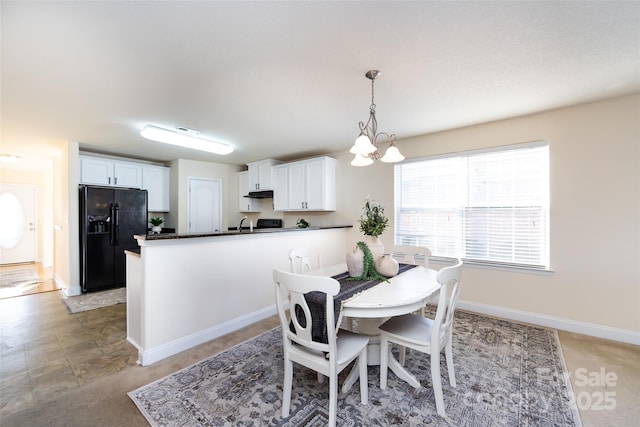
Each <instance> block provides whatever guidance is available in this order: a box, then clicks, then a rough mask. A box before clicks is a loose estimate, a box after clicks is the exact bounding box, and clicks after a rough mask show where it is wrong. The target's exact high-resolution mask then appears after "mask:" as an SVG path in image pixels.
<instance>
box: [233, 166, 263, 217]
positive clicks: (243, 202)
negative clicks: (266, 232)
mask: <svg viewBox="0 0 640 427" xmlns="http://www.w3.org/2000/svg"><path fill="white" fill-rule="evenodd" d="M249 187H250V186H249V172H238V209H239V210H240V212H260V207H259V204H258V203H257V201H256V200H255V199H250V198H249V197H244V196H246V195H247V193H248V192H249V191H253V190H250V188H249Z"/></svg>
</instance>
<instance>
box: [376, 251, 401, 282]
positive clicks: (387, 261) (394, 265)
mask: <svg viewBox="0 0 640 427" xmlns="http://www.w3.org/2000/svg"><path fill="white" fill-rule="evenodd" d="M399 269H400V265H399V264H398V261H397V260H396V259H395V258H394V257H393V255H391V254H384V255H382V256H381V257H379V258H378V259H376V271H377V272H378V273H380V274H381V275H383V276H384V277H393V276H395V275H396V274H398V270H399Z"/></svg>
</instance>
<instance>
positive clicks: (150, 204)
mask: <svg viewBox="0 0 640 427" xmlns="http://www.w3.org/2000/svg"><path fill="white" fill-rule="evenodd" d="M170 171H171V169H170V168H167V167H164V166H155V165H147V164H143V163H135V162H127V161H124V160H112V159H107V158H102V157H91V156H84V155H82V156H80V184H88V185H104V186H107V187H127V188H142V189H143V190H147V209H148V210H149V211H150V212H169V205H170V199H169V191H170V183H169V181H170V178H171V172H170Z"/></svg>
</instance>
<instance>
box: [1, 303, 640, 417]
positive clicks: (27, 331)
mask: <svg viewBox="0 0 640 427" xmlns="http://www.w3.org/2000/svg"><path fill="white" fill-rule="evenodd" d="M277 324H278V321H277V318H276V317H275V316H273V318H270V319H266V320H265V321H263V322H259V323H257V324H254V325H251V326H249V327H247V328H244V329H242V330H240V331H237V332H234V333H232V334H229V335H225V336H224V337H220V338H218V339H216V340H212V341H210V342H207V343H205V344H202V345H200V346H197V347H195V348H193V349H190V350H187V351H185V352H183V353H180V354H179V355H176V356H172V357H170V358H167V359H165V360H162V361H160V362H157V363H155V364H153V365H151V366H149V367H141V366H139V365H137V364H136V358H137V352H136V350H135V348H134V347H133V346H132V345H131V344H129V343H128V342H127V341H126V305H125V304H118V305H115V306H111V307H105V308H101V309H98V310H91V311H86V312H82V313H77V314H73V315H71V314H69V313H68V311H67V308H66V305H65V304H64V302H63V296H62V294H61V292H60V291H50V292H46V293H39V294H34V295H26V296H20V297H14V298H6V299H0V425H1V426H2V427H11V426H21V427H22V426H25V425H28V426H30V427H33V426H48V427H49V426H65V427H67V426H76V425H78V426H80V425H91V426H93V427H96V426H108V427H111V426H113V425H126V426H144V425H148V424H147V422H146V420H145V419H144V417H143V416H142V415H141V413H140V412H139V411H138V410H137V408H136V407H135V405H134V404H133V403H132V402H131V400H130V399H129V398H128V396H127V394H126V393H127V392H128V391H131V390H134V389H136V388H138V387H140V386H142V385H144V384H147V383H149V382H152V381H154V380H156V379H159V378H162V377H164V376H165V375H168V374H170V373H172V372H175V371H177V370H179V369H181V368H183V367H186V366H189V365H191V364H193V363H195V362H197V361H199V360H202V359H203V358H205V357H208V356H210V355H211V354H215V353H217V352H219V351H222V350H224V349H226V348H229V347H231V346H233V345H236V344H238V343H240V342H242V341H244V340H246V339H250V338H251V337H253V336H256V335H258V334H259V333H262V332H264V331H266V330H269V329H271V328H273V327H275V326H276V325H277ZM559 336H560V341H561V344H562V347H563V352H564V356H565V361H566V363H567V367H568V370H569V373H574V372H577V370H578V369H587V370H588V371H589V372H598V371H599V370H600V369H603V368H606V370H607V371H612V372H614V373H616V375H617V378H618V382H617V383H616V385H615V386H614V387H613V388H612V389H611V391H613V392H614V393H615V402H616V405H615V406H616V407H615V408H614V410H611V411H597V410H590V408H582V409H581V411H580V413H581V418H582V423H583V426H584V427H591V426H601V425H616V426H638V425H640V347H638V346H633V345H629V344H622V343H617V342H613V341H606V340H601V339H597V338H592V337H587V336H584V335H579V334H572V333H567V332H560V333H559ZM572 382H573V383H574V393H585V392H587V393H589V394H590V395H592V394H593V393H594V392H599V391H601V390H600V388H598V389H597V390H595V389H593V388H592V387H587V389H586V391H585V390H584V387H583V388H582V389H581V388H579V387H576V378H575V377H573V378H572ZM594 390H595V391H594ZM61 409H62V410H61Z"/></svg>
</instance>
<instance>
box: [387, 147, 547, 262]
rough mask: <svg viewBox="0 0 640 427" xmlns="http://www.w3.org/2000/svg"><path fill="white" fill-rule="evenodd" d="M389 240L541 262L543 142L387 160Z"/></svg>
mask: <svg viewBox="0 0 640 427" xmlns="http://www.w3.org/2000/svg"><path fill="white" fill-rule="evenodd" d="M395 198H396V200H395V221H396V223H395V242H396V244H403V245H420V246H427V247H428V248H429V249H431V252H432V254H433V256H436V257H451V258H463V259H466V260H468V261H480V262H483V263H497V264H503V265H511V266H525V267H531V268H547V267H548V266H549V147H548V144H547V143H546V142H536V143H527V144H519V145H513V146H508V147H501V148H498V149H492V150H483V151H470V152H463V153H456V154H452V155H448V156H439V157H433V158H426V159H421V160H417V161H412V162H405V163H402V164H396V166H395Z"/></svg>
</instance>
